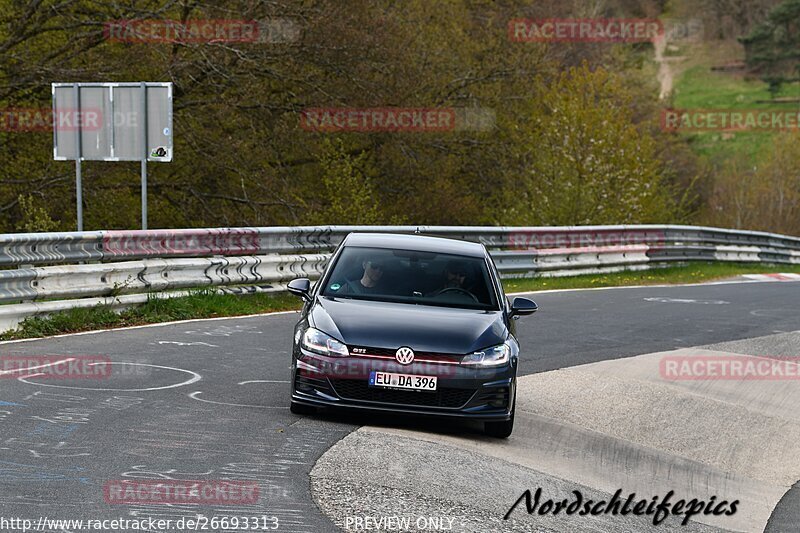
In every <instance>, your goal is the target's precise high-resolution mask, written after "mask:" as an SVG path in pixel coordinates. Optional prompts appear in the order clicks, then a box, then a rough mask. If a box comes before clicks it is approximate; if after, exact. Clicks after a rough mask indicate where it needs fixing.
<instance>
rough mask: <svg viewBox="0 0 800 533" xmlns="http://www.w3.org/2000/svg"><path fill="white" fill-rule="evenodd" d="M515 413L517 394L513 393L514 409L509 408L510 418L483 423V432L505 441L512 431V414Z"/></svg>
mask: <svg viewBox="0 0 800 533" xmlns="http://www.w3.org/2000/svg"><path fill="white" fill-rule="evenodd" d="M516 411H517V394H516V391H515V392H514V407H512V408H511V418H509V419H508V420H504V421H502V422H484V423H483V432H484V433H485V434H486V435H487V436H489V437H494V438H496V439H507V438H508V437H510V436H511V432H512V431H514V413H515V412H516Z"/></svg>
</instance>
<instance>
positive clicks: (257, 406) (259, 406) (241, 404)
mask: <svg viewBox="0 0 800 533" xmlns="http://www.w3.org/2000/svg"><path fill="white" fill-rule="evenodd" d="M201 394H203V391H195V392H192V393H190V394H189V398H191V399H192V400H197V401H198V402H203V403H211V404H214V405H230V406H233V407H255V408H256V409H288V407H272V406H269V405H245V404H243V403H228V402H214V401H212V400H204V399H202V398H198V396H199V395H201Z"/></svg>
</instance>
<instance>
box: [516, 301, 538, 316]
mask: <svg viewBox="0 0 800 533" xmlns="http://www.w3.org/2000/svg"><path fill="white" fill-rule="evenodd" d="M538 310H539V306H538V305H536V302H534V301H533V300H529V299H528V298H520V297H517V298H514V301H513V302H512V303H511V317H512V318H513V317H519V316H524V315H532V314H533V313H535V312H536V311H538Z"/></svg>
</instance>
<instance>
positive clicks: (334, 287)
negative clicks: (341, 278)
mask: <svg viewBox="0 0 800 533" xmlns="http://www.w3.org/2000/svg"><path fill="white" fill-rule="evenodd" d="M341 288H342V286H341V285H339V284H338V283H334V284H333V285H331V290H332V291H338V290H339V289H341Z"/></svg>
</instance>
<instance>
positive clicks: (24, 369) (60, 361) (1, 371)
mask: <svg viewBox="0 0 800 533" xmlns="http://www.w3.org/2000/svg"><path fill="white" fill-rule="evenodd" d="M21 357H24V356H21ZM74 360H75V357H70V358H69V359H61V360H59V361H55V362H53V363H47V364H44V365H37V366H29V367H27V368H15V369H13V370H0V375H2V376H4V375H6V374H13V373H14V372H22V371H25V372H27V371H29V370H38V369H40V368H47V367H50V366H53V365H60V364H61V363H69V362H70V361H74ZM37 375H38V376H41V375H42V374H37ZM22 377H26V376H22Z"/></svg>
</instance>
